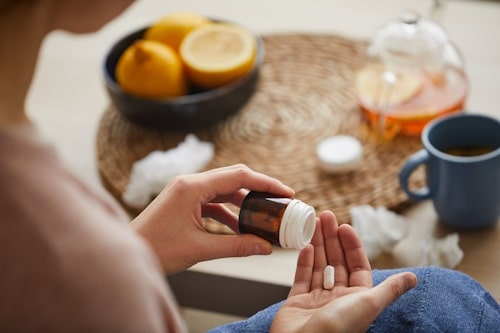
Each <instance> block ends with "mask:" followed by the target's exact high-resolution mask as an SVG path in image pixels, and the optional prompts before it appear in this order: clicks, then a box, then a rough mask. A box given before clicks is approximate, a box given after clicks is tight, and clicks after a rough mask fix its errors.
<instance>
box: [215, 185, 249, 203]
mask: <svg viewBox="0 0 500 333" xmlns="http://www.w3.org/2000/svg"><path fill="white" fill-rule="evenodd" d="M247 194H248V190H245V189H240V190H237V191H235V192H233V193H230V194H224V195H218V196H216V197H215V198H213V199H212V200H211V202H213V203H225V202H227V203H231V204H233V205H235V206H236V207H241V204H242V203H243V200H245V197H246V196H247Z"/></svg>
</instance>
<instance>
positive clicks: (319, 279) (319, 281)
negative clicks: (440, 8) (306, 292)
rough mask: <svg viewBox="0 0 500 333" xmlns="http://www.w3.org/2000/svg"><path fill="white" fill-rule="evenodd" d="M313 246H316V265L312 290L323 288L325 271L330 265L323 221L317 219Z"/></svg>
mask: <svg viewBox="0 0 500 333" xmlns="http://www.w3.org/2000/svg"><path fill="white" fill-rule="evenodd" d="M311 244H312V245H313V246H314V264H313V271H312V277H311V282H310V283H311V289H319V288H323V271H324V270H325V267H326V266H327V265H328V261H327V258H326V251H325V236H324V234H323V221H322V219H321V218H317V219H316V229H315V231H314V235H313V238H312V239H311Z"/></svg>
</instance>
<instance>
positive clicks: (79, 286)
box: [0, 127, 187, 333]
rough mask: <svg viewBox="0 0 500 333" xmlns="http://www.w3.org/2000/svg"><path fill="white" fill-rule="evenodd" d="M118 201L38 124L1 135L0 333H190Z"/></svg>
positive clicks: (153, 261) (154, 258)
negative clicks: (93, 185) (73, 167)
mask: <svg viewBox="0 0 500 333" xmlns="http://www.w3.org/2000/svg"><path fill="white" fill-rule="evenodd" d="M127 222H128V221H127V219H126V217H125V214H124V213H123V211H122V210H121V209H120V207H118V205H117V204H116V203H115V202H114V201H113V200H112V199H111V198H110V197H109V196H108V195H107V194H105V193H104V192H103V191H102V193H100V192H99V191H96V190H93V189H90V188H88V187H87V186H86V185H85V184H84V183H83V182H81V181H80V180H79V179H78V178H77V177H75V176H74V175H73V174H72V173H70V172H68V171H67V170H66V168H65V167H64V166H63V164H62V163H61V162H60V161H59V159H58V158H57V156H56V154H55V152H54V151H53V149H51V148H49V147H48V146H46V145H45V144H43V143H41V142H40V140H39V139H38V137H37V135H36V133H35V131H34V129H33V128H31V127H28V128H18V129H15V130H8V131H6V130H5V129H4V130H0V248H1V251H0V295H1V296H0V332H93V333H96V332H107V333H109V332H122V333H123V332H185V331H187V330H186V328H185V325H184V324H183V322H182V320H181V318H180V316H179V312H178V310H177V306H176V303H175V300H174V298H173V297H172V295H171V293H170V291H169V288H168V286H167V283H166V280H165V279H164V277H163V275H162V273H161V270H160V268H159V265H158V263H157V260H156V257H155V256H154V255H153V254H152V252H151V251H150V249H149V248H148V247H147V245H146V244H145V243H144V242H143V241H142V240H141V239H140V238H139V237H138V236H137V235H136V234H135V233H134V232H133V230H132V229H131V228H129V226H128V223H127Z"/></svg>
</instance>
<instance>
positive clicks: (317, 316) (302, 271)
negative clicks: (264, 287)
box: [271, 212, 417, 333]
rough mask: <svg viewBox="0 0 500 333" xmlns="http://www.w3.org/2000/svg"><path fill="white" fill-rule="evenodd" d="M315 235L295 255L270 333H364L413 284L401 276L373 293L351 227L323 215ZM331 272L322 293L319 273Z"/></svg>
mask: <svg viewBox="0 0 500 333" xmlns="http://www.w3.org/2000/svg"><path fill="white" fill-rule="evenodd" d="M317 223H318V225H317V228H316V233H315V235H314V237H313V240H312V245H309V246H308V247H306V248H305V249H304V250H302V251H301V252H300V254H299V258H298V261H297V269H296V273H295V280H294V283H293V286H292V289H291V290H290V294H289V296H288V298H287V300H286V301H285V303H284V304H283V307H282V308H281V309H280V310H279V311H278V313H277V315H276V317H275V319H274V322H273V324H272V328H271V332H291V333H293V332H319V333H320V332H329V333H331V332H366V331H367V330H368V328H369V326H370V324H371V323H372V322H373V321H374V320H375V318H376V317H377V316H378V315H379V314H380V313H381V312H382V310H383V309H384V308H386V307H387V306H388V305H389V304H391V303H392V302H393V301H395V300H396V299H398V298H399V297H400V296H401V295H402V294H404V293H405V292H406V291H408V290H409V289H411V288H413V287H414V286H415V285H416V283H417V278H416V276H415V275H414V274H413V273H400V274H397V275H394V276H391V277H389V278H388V279H386V280H385V281H384V282H382V283H381V284H379V285H378V286H376V287H373V281H372V273H371V267H370V263H369V261H368V258H367V256H366V254H365V252H364V250H363V247H362V244H361V241H360V239H359V237H358V236H357V235H356V233H355V231H354V230H353V229H352V228H351V227H350V226H349V225H341V226H340V227H339V226H338V224H337V221H336V219H335V216H334V215H333V213H331V212H323V213H322V214H321V215H320V218H319V220H318V222H317ZM327 265H332V266H333V267H334V268H335V283H334V287H333V289H331V290H327V289H324V288H323V271H324V268H325V267H326V266H327Z"/></svg>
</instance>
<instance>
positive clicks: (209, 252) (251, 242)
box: [195, 234, 273, 261]
mask: <svg viewBox="0 0 500 333" xmlns="http://www.w3.org/2000/svg"><path fill="white" fill-rule="evenodd" d="M206 236H207V235H203V238H200V239H199V241H198V242H197V244H198V246H197V250H198V256H197V257H199V258H201V260H200V261H204V260H212V259H218V258H229V257H248V256H251V255H263V254H270V253H271V252H272V251H273V248H272V245H271V243H269V242H268V241H266V240H265V239H263V238H260V237H257V236H255V235H249V234H246V235H220V234H210V235H209V238H208V240H209V241H207V237H206ZM213 244H217V246H213ZM195 246H196V245H195Z"/></svg>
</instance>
